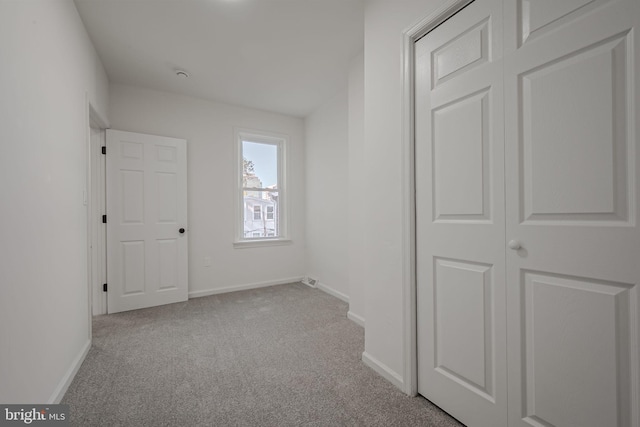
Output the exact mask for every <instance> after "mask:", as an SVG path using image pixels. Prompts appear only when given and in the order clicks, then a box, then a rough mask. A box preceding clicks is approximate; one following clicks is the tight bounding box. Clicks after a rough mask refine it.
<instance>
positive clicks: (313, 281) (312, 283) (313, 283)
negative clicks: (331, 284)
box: [309, 277, 318, 286]
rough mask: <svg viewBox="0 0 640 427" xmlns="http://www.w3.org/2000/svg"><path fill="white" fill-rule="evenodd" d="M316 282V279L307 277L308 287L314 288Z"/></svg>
mask: <svg viewBox="0 0 640 427" xmlns="http://www.w3.org/2000/svg"><path fill="white" fill-rule="evenodd" d="M317 282H318V281H317V280H316V279H313V278H311V277H309V285H311V286H315V285H316V283H317Z"/></svg>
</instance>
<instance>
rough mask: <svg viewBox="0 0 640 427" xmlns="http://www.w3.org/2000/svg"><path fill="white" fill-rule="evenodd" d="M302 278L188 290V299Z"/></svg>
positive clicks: (274, 284)
mask: <svg viewBox="0 0 640 427" xmlns="http://www.w3.org/2000/svg"><path fill="white" fill-rule="evenodd" d="M302 279H303V277H302V276H298V277H289V278H286V279H277V280H269V281H266V282H258V283H248V284H246V285H234V286H227V287H224V288H217V289H207V290H204V291H191V292H189V299H191V298H200V297H207V296H209V295H218V294H226V293H228V292H236V291H246V290H249V289H258V288H266V287H267V286H276V285H286V284H288V283H295V282H301V281H302Z"/></svg>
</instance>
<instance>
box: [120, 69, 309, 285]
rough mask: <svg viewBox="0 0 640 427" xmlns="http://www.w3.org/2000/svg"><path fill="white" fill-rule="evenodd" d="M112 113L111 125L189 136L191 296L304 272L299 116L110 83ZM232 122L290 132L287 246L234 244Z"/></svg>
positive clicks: (284, 279)
mask: <svg viewBox="0 0 640 427" xmlns="http://www.w3.org/2000/svg"><path fill="white" fill-rule="evenodd" d="M185 84H188V81H186V82H185ZM110 113H111V114H110V119H111V125H112V128H113V129H119V130H125V131H130V132H140V133H147V134H152V135H162V136H170V137H175V138H184V139H186V140H187V163H188V174H187V176H188V178H187V179H188V188H189V190H188V209H189V214H188V216H189V295H190V297H196V296H204V295H210V294H214V293H220V292H225V291H232V290H237V289H242V288H245V287H254V286H257V285H263V284H273V283H283V282H287V281H289V280H296V279H300V278H301V277H302V276H304V274H305V255H304V253H305V229H304V227H305V223H304V221H305V200H304V197H305V196H304V186H305V176H304V161H305V159H304V123H303V121H302V120H301V119H298V118H294V117H290V116H284V115H280V114H274V113H268V112H264V111H259V110H252V109H247V108H241V107H234V106H229V105H226V104H220V103H214V102H209V101H205V100H201V99H196V98H191V97H185V96H180V95H175V94H171V93H166V92H158V91H152V90H147V89H142V88H136V87H130V86H121V85H111V87H110ZM234 127H240V128H249V129H254V130H262V131H269V132H275V133H281V134H286V135H288V136H289V147H288V148H289V153H288V154H289V171H288V172H289V180H288V194H287V197H288V202H289V207H290V216H289V220H290V228H289V231H290V236H291V238H292V240H293V243H292V244H290V245H284V246H270V247H260V248H242V249H235V248H234V247H233V241H234V236H235V229H234V227H235V224H236V220H235V206H234V203H235V198H234V197H235V185H236V184H235V183H236V178H235V173H236V169H235V162H236V157H235V152H234V148H235V144H236V141H235V139H234ZM206 257H210V258H211V261H212V265H211V267H205V266H204V260H205V258H206Z"/></svg>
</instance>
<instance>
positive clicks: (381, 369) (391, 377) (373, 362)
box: [362, 351, 404, 393]
mask: <svg viewBox="0 0 640 427" xmlns="http://www.w3.org/2000/svg"><path fill="white" fill-rule="evenodd" d="M362 361H363V362H364V364H365V365H367V366H368V367H370V368H371V369H373V370H374V371H376V372H377V373H378V374H379V375H380V376H381V377H383V378H384V379H386V380H387V381H389V382H390V383H391V384H393V385H394V386H396V387H398V388H399V389H400V390H402V392H403V393H404V381H403V379H402V377H401V376H400V375H399V374H398V373H397V372H395V371H393V370H392V369H391V368H389V367H388V366H387V365H385V364H384V363H382V362H380V361H379V360H378V359H376V358H375V357H373V356H371V355H370V354H369V353H367V352H366V351H365V352H363V353H362Z"/></svg>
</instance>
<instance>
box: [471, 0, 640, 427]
mask: <svg viewBox="0 0 640 427" xmlns="http://www.w3.org/2000/svg"><path fill="white" fill-rule="evenodd" d="M639 3H640V2H638V1H637V0H565V1H554V0H536V1H530V0H519V1H516V0H508V1H506V2H505V23H506V24H508V25H506V26H505V35H506V38H505V47H506V50H505V52H506V53H505V71H504V72H505V112H506V115H505V124H506V132H505V141H506V183H507V193H506V194H507V232H506V236H507V240H508V241H509V242H510V243H509V246H510V247H511V249H509V250H508V252H507V307H508V309H507V311H508V339H507V342H508V354H509V374H508V377H509V425H510V426H511V427H518V426H523V427H524V426H558V427H565V426H567V427H569V426H574V427H604V426H607V427H614V426H635V427H638V426H639V425H640V424H639V420H638V410H639V406H640V395H639V394H638V392H639V386H640V384H639V381H638V369H639V365H640V362H639V359H638V333H639V332H638V324H639V318H638V314H639V313H638V304H639V294H638V282H639V281H640V229H639V228H638V212H639V207H640V206H639V204H638V203H639V201H640V194H639V192H638V191H639V188H640V181H639V180H638V167H639V166H640V161H639V160H640V158H639V154H640V147H639V146H638V123H639V122H640V120H639V119H640V116H639V115H638V110H637V107H636V106H637V105H638V102H639V101H640V97H639V96H638V93H639V92H638V90H639V89H640V79H639V78H638V76H639V74H638V72H639V71H640V67H639V65H640V64H639V62H638V47H639V46H640V39H639V38H638V30H640V27H639V26H638V17H639V15H640V13H639V12H640V11H639V7H638V5H639ZM472 425H475V424H473V423H472Z"/></svg>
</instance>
